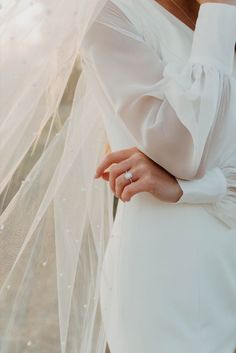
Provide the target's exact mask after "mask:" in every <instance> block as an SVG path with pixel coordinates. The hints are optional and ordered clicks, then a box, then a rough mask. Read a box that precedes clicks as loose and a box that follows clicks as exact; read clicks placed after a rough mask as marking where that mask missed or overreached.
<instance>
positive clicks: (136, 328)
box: [82, 0, 236, 353]
mask: <svg viewBox="0 0 236 353" xmlns="http://www.w3.org/2000/svg"><path fill="white" fill-rule="evenodd" d="M221 21H224V26H223V27H222V26H220V22H221ZM235 42H236V7H232V6H227V5H222V4H221V5H219V4H206V5H203V6H201V9H200V13H199V17H198V21H197V26H196V30H195V33H193V32H192V31H191V30H190V29H189V28H188V27H186V26H185V25H184V24H183V23H181V22H180V21H179V20H178V19H176V18H175V17H174V16H173V15H171V14H169V13H168V12H167V11H166V10H165V9H163V8H162V7H161V6H160V5H158V4H156V3H155V2H154V1H133V2H127V1H123V0H112V1H108V2H107V4H106V6H105V8H104V9H103V11H102V12H101V14H100V15H99V16H98V18H97V20H96V22H95V23H94V24H93V26H92V27H91V29H90V30H89V32H88V34H87V36H86V37H85V40H84V43H83V45H82V58H83V62H84V70H85V72H87V75H88V77H90V80H91V82H93V84H91V86H93V89H94V97H95V99H96V101H97V107H98V109H99V107H102V113H103V119H104V124H105V125H106V130H107V134H108V139H109V142H110V144H111V146H112V149H113V150H119V149H124V148H126V147H131V146H133V145H138V146H140V149H142V150H143V151H144V152H145V153H146V154H147V155H149V157H150V158H152V159H153V160H154V161H156V162H157V163H159V164H160V165H161V166H163V167H164V168H166V169H167V170H168V171H169V172H171V173H172V174H174V175H175V176H177V177H178V178H179V182H180V184H182V187H183V190H184V191H185V193H184V196H183V198H182V199H181V200H180V201H179V202H178V203H177V204H174V205H172V204H168V203H163V202H160V201H159V200H157V199H156V198H154V197H153V196H152V195H151V194H148V193H141V194H138V195H135V197H133V198H132V200H131V201H130V202H128V203H122V202H120V203H119V206H118V213H117V217H116V220H115V224H114V227H113V229H112V237H111V239H110V240H109V243H108V248H107V250H106V254H105V260H104V264H103V272H102V282H101V306H102V315H103V320H104V324H105V331H106V335H107V339H108V343H109V346H110V350H111V353H121V352H122V353H130V352H135V353H144V352H145V353H154V352H155V353H183V352H191V353H195V352H196V353H199V352H201V353H203V352H209V353H210V352H211V353H213V352H214V353H233V352H234V350H235V348H236V333H235V329H236V270H235V269H236V257H235V248H236V229H235V219H236V208H235V201H236V198H235V195H236V194H235V192H236V142H235V133H236V119H235V118H236V75H235V73H236V70H235V69H236V65H235V66H234V59H235V55H234V46H235ZM222 177H223V178H222ZM180 178H181V179H190V180H191V179H195V178H196V179H197V178H200V179H199V180H195V181H191V182H190V181H181V180H180ZM214 183H216V184H214ZM185 186H186V190H185ZM225 187H226V189H225ZM190 190H191V191H190ZM217 198H218V200H217ZM230 199H231V200H230ZM208 202H212V203H214V206H211V212H210V213H209V212H207V211H206V208H204V206H203V203H208ZM227 204H228V206H227ZM223 210H224V211H223ZM208 211H209V209H208ZM213 212H214V216H212V214H211V213H213ZM224 212H225V214H224V216H223V213H224ZM216 216H217V217H218V219H217V217H216ZM219 218H220V219H221V221H219ZM222 221H224V223H223V222H222ZM226 224H228V226H229V227H227V226H226Z"/></svg>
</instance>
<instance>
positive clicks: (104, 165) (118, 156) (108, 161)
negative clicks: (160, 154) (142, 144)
mask: <svg viewBox="0 0 236 353" xmlns="http://www.w3.org/2000/svg"><path fill="white" fill-rule="evenodd" d="M135 151H136V147H133V148H129V149H125V150H120V151H116V152H112V153H109V154H107V155H106V157H105V158H104V159H103V161H102V162H101V163H100V164H99V166H98V167H97V170H96V174H95V178H99V177H100V176H101V175H102V174H103V173H104V172H105V170H106V169H108V168H109V167H110V166H111V165H112V164H114V163H119V162H121V161H123V160H124V159H128V158H129V157H130V156H131V155H132V154H133V153H134V152H135Z"/></svg>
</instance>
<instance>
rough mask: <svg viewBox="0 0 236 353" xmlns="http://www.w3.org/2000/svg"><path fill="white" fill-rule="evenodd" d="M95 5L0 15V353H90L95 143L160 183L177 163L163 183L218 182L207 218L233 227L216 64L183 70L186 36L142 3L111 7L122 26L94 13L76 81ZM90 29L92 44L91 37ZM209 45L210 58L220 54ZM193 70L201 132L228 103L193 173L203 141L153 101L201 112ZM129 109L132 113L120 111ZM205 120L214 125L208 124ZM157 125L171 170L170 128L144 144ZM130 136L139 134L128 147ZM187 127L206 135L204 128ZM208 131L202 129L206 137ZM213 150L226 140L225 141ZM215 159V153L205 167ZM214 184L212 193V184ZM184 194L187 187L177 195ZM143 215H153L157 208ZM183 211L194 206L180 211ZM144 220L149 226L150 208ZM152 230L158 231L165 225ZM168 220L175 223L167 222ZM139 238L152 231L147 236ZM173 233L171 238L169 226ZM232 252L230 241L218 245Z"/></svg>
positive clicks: (85, 1) (106, 208)
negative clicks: (132, 150)
mask: <svg viewBox="0 0 236 353" xmlns="http://www.w3.org/2000/svg"><path fill="white" fill-rule="evenodd" d="M105 3H106V0H79V1H78V0H21V1H18V2H16V1H15V0H4V1H1V8H0V16H1V20H0V52H1V56H0V72H1V76H0V87H1V97H0V141H1V142H0V160H1V168H0V192H1V196H0V197H1V198H0V208H1V218H0V233H1V236H0V309H1V315H0V333H1V334H0V351H1V353H12V352H24V351H29V350H34V351H35V352H40V353H48V352H50V353H58V352H59V351H61V352H62V353H74V352H79V353H95V352H96V353H103V352H104V350H105V335H104V330H103V325H102V322H101V315H100V307H99V287H100V276H101V266H102V262H103V256H104V251H105V249H106V245H107V241H108V237H109V234H110V233H111V226H112V212H111V211H112V194H111V191H110V190H109V188H108V186H107V185H106V184H104V183H103V182H102V181H94V180H93V174H94V170H95V167H96V165H97V164H98V162H99V160H101V158H102V156H103V153H104V146H105V144H106V143H107V142H108V139H109V142H110V144H111V145H112V149H118V148H124V147H127V146H133V145H137V146H138V147H140V149H142V150H144V151H145V152H146V153H147V154H148V155H150V156H151V157H152V158H153V159H154V160H157V162H158V163H160V164H161V163H162V162H163V165H164V166H165V167H166V168H168V169H170V170H171V158H170V157H178V156H180V155H181V158H180V159H178V161H179V166H178V168H177V169H176V165H173V170H172V172H176V176H179V177H180V176H181V177H186V178H187V179H188V178H194V177H195V173H196V171H197V169H198V174H197V175H196V176H197V177H203V174H204V173H205V172H206V174H207V173H208V171H210V170H213V169H214V168H215V167H218V168H220V170H221V171H222V172H223V174H224V176H225V178H226V181H227V193H226V195H225V197H222V198H221V201H218V202H216V203H215V204H214V205H211V206H210V212H213V213H214V216H216V217H218V218H220V219H222V220H223V221H224V222H225V223H226V224H227V225H229V226H231V227H235V213H236V212H235V187H236V186H235V165H236V163H235V158H234V156H235V154H234V151H235V149H234V148H235V146H234V143H233V142H232V134H233V127H232V125H231V122H229V120H230V117H232V118H233V115H234V111H235V105H234V102H233V100H232V99H231V97H233V96H235V83H234V79H233V77H231V76H227V75H226V74H225V73H226V71H227V70H228V69H229V67H230V60H229V62H228V61H227V62H224V69H225V67H226V66H227V70H224V69H222V72H221V69H219V67H218V66H217V65H215V63H214V65H215V66H217V67H215V66H214V65H213V67H209V68H208V67H205V66H204V65H203V66H202V64H199V63H198V64H194V65H191V64H190V62H188V60H189V57H190V52H191V43H192V32H191V31H190V30H189V29H187V28H186V27H185V26H184V25H183V24H182V23H180V22H179V21H177V20H176V19H175V18H174V17H173V16H171V15H170V14H169V13H168V12H167V11H165V10H164V9H163V8H161V7H160V6H158V5H157V4H156V3H155V2H154V1H151V0H145V2H144V1H143V0H142V1H141V0H140V1H137V0H136V1H135V2H133V3H132V2H131V1H130V2H125V1H120V2H119V6H120V7H121V8H122V9H123V10H124V11H125V14H126V15H127V16H128V17H129V19H127V17H126V16H125V15H124V14H121V12H120V11H117V8H114V7H111V3H110V2H108V5H109V6H108V7H106V9H105V12H102V14H101V16H100V17H99V21H98V22H99V25H98V23H96V25H95V27H96V30H98V31H97V33H95V32H96V31H94V28H95V27H94V28H93V29H92V30H91V32H90V34H89V36H88V37H87V39H88V38H91V34H92V38H91V39H92V42H93V39H96V42H97V43H94V42H93V44H96V45H93V50H94V51H93V50H90V51H89V53H88V51H87V52H86V50H85V47H84V48H83V50H84V53H83V55H82V66H83V68H84V70H83V74H82V75H81V76H80V78H79V79H78V76H79V74H78V72H77V66H78V61H77V58H78V55H79V49H80V45H81V42H82V40H83V38H84V35H85V34H86V32H87V29H88V28H89V26H90V25H91V24H92V23H93V21H94V19H95V18H96V16H97V14H98V13H99V11H100V10H101V9H102V8H103V6H104V4H105ZM117 3H118V2H117ZM134 4H135V6H134ZM157 9H158V10H157ZM207 9H209V8H208V7H206V9H205V10H204V11H206V12H207V11H208V10H207ZM220 9H221V10H223V11H224V16H225V18H226V19H227V25H226V26H225V31H226V32H227V34H230V33H232V32H231V30H232V28H233V27H234V25H232V18H231V16H232V15H230V14H229V11H228V10H226V7H222V8H220ZM233 13H234V11H232V14H233ZM218 15H219V13H218ZM101 22H102V23H103V24H101ZM131 23H132V24H131ZM231 25H232V27H231ZM102 26H104V27H102ZM101 28H103V30H104V34H106V37H103V36H101ZM226 32H225V33H226ZM93 35H94V36H93ZM222 35H223V36H224V32H223V29H222ZM87 39H86V41H87ZM108 39H110V40H111V42H110V43H109V42H108V41H107V40H108ZM180 39H181V40H180ZM231 39H232V38H231V36H229V38H228V42H227V43H228V44H227V46H226V48H229V47H230V45H231V44H230V43H231ZM102 40H104V42H103V43H102V42H101V41H102ZM92 42H91V41H90V43H92ZM84 43H85V42H84ZM166 43H168V45H167V44H166ZM215 44H216V46H217V47H218V45H221V41H219V42H217V43H215ZM90 49H91V47H90ZM108 49H109V50H108ZM232 49H233V48H232ZM227 52H228V51H227ZM130 53H131V54H132V55H131V54H130ZM88 54H89V55H88ZM90 54H92V55H91V56H90ZM88 56H90V58H89V59H88ZM94 58H96V60H95V61H94V62H93V59H94ZM89 62H90V64H92V65H90V64H89ZM92 62H93V63H92ZM186 62H187V66H186V67H184V68H183V69H184V70H183V74H181V75H179V77H177V78H176V80H175V79H173V77H172V75H173V73H174V75H175V74H176V69H175V65H176V64H177V65H179V66H180V67H182V65H183V63H186ZM134 63H135V65H134ZM168 63H169V64H170V65H168ZM173 63H174V65H173V68H172V64H173ZM105 68H106V69H107V70H105ZM121 68H122V70H121ZM127 68H128V70H127ZM164 68H166V71H165V78H164V77H163V74H164ZM186 68H187V69H186ZM101 69H102V70H104V75H103V72H102V70H101ZM123 69H124V71H123ZM185 69H186V70H187V71H186V70H185ZM155 70H157V71H156V72H155ZM201 70H204V72H205V71H206V74H207V75H206V76H207V77H206V78H207V79H206V88H207V85H209V86H212V87H214V88H215V91H217V87H218V91H219V92H218V91H217V92H218V94H217V95H216V96H215V95H214V94H215V92H212V94H213V93H214V94H213V95H212V97H210V98H212V102H213V104H212V105H211V106H210V108H211V109H210V112H211V114H209V122H210V121H211V119H213V120H214V113H215V108H216V105H217V104H216V101H217V102H218V98H219V97H221V96H222V97H223V99H222V101H227V102H230V104H229V106H227V112H224V114H222V118H223V123H224V124H225V122H226V125H224V130H223V129H221V131H222V137H221V138H220V139H217V138H216V137H215V135H214V136H213V137H214V138H212V139H209V143H210V142H212V143H211V149H208V153H207V154H206V155H207V156H208V158H207V160H206V161H205V163H204V162H202V161H200V155H201V153H200V152H201V149H202V148H203V146H204V139H200V138H199V137H200V135H198V134H196V131H195V133H193V136H192V137H191V136H190V133H189V132H188V131H187V130H186V129H185V128H184V126H182V124H181V121H182V120H183V122H185V123H186V125H188V119H187V114H186V115H185V114H184V115H183V116H181V117H180V116H177V115H176V114H175V111H174V109H172V108H171V106H170V105H168V101H167V100H166V99H165V97H164V95H166V96H167V94H168V95H170V100H172V99H173V100H174V101H175V98H176V97H173V96H172V95H171V94H172V93H173V92H172V91H171V90H167V87H168V83H170V87H169V88H171V87H172V83H173V82H175V83H176V84H177V87H178V89H177V90H176V91H175V93H176V92H177V98H176V99H178V100H179V98H180V97H179V96H178V95H179V94H181V92H182V93H183V91H184V90H185V89H186V87H187V91H186V95H185V94H183V100H182V103H184V102H186V100H185V99H186V97H188V96H190V98H191V99H192V98H194V99H196V101H197V102H198V101H201V108H202V112H204V109H206V106H205V103H207V102H208V98H209V97H208V96H206V97H205V96H204V94H205V92H204V94H203V95H202V98H201V99H199V97H198V95H199V91H198V85H199V84H202V83H203V81H204V84H205V80H203V77H201V79H200V76H201V74H202V73H203V72H202V71H201ZM95 72H96V75H95ZM72 73H73V75H72V76H71V77H70V75H71V74H72ZM75 73H76V74H75ZM153 73H154V76H153ZM186 73H187V74H188V75H186V77H185V74H186ZM97 75H98V76H99V80H97V79H96V76H97ZM194 75H196V82H195V81H194V82H195V84H194V85H193V86H192V79H191V76H193V77H194ZM203 76H204V75H203ZM183 78H184V80H183ZM73 80H74V81H73ZM137 80H139V81H137ZM182 80H183V81H182ZM137 82H138V85H137ZM150 82H151V86H150ZM101 83H102V85H101ZM182 84H184V85H186V86H182ZM71 86H72V88H73V89H71ZM101 86H102V87H101ZM229 86H230V89H229ZM227 87H228V88H227ZM189 88H191V90H189ZM182 89H183V91H182ZM206 91H207V89H206ZM130 92H131V93H132V94H131V96H130ZM184 92H185V91H184ZM104 93H105V94H104ZM110 93H111V94H112V97H110ZM195 94H196V96H195ZM142 95H143V97H144V99H140V102H137V104H133V105H132V104H130V103H134V102H135V99H136V98H137V97H139V96H140V97H142ZM204 97H205V98H206V99H205V98H204ZM111 98H112V99H111ZM117 98H119V99H118V100H117ZM163 99H164V100H163ZM190 101H191V100H190ZM125 102H126V103H128V104H127V105H125V104H124V103H125ZM194 102H195V101H194ZM175 103H176V102H175ZM182 103H181V104H182ZM214 103H215V104H214ZM221 103H222V102H221ZM184 106H185V104H183V106H182V107H183V108H184ZM194 106H195V103H194ZM189 107H190V108H191V104H190V106H189ZM220 107H221V108H222V105H220ZM117 111H118V113H119V114H117ZM140 112H141V113H142V114H140ZM123 113H124V114H123ZM166 113H168V114H166ZM169 113H170V114H169ZM185 113H186V112H185ZM126 116H127V118H128V117H133V118H135V119H136V120H135V124H133V123H132V119H130V121H129V122H130V125H129V124H128V120H129V119H125V118H126ZM136 116H137V118H139V119H137V118H136ZM219 116H220V114H216V116H215V118H217V119H218V118H219ZM156 117H158V119H159V118H160V120H158V119H157V120H156ZM167 117H168V119H167ZM200 117H202V115H201V116H200ZM142 118H143V120H142ZM164 118H165V119H164ZM195 118H196V116H195V115H194V114H190V116H189V122H190V124H189V129H190V128H192V126H195V127H196V126H197V124H196V120H195ZM179 119H182V120H179ZM164 120H165V121H164ZM159 122H160V123H161V124H162V123H163V124H164V122H165V124H167V125H165V124H164V125H163V127H165V128H167V127H168V126H172V123H173V122H174V125H173V126H174V127H175V128H177V129H178V130H179V131H180V132H181V143H183V144H186V145H185V146H186V148H185V149H184V150H182V149H181V146H180V144H178V143H177V144H176V146H177V147H178V146H179V148H177V149H176V156H175V155H173V156H172V152H173V150H174V152H175V147H176V146H172V147H171V144H170V142H171V141H170V138H172V137H175V138H176V133H175V128H174V129H173V131H172V129H171V130H169V131H168V130H167V129H166V132H167V131H168V134H166V135H165V137H166V144H167V145H168V146H167V147H168V149H167V150H166V146H165V143H164V142H165V141H164V139H163V137H164V136H162V134H160V133H159V134H158V129H157V130H156V123H158V124H159ZM201 122H202V120H201ZM140 124H143V125H142V126H143V129H142V134H140V131H141V130H140V128H139V127H140ZM158 124H157V125H158ZM200 125H201V124H200ZM200 125H199V126H200ZM134 127H135V129H134ZM201 127H202V129H203V132H204V134H205V135H206V134H207V129H209V124H208V126H204V124H202V125H201ZM155 130H156V131H155ZM216 131H218V130H217V129H214V133H215V132H216ZM144 132H145V133H144ZM156 133H157V135H156ZM182 133H183V135H182ZM106 134H107V135H108V139H107V136H106ZM204 134H203V135H202V136H201V137H204ZM216 136H217V133H216ZM224 136H227V139H226V140H224ZM160 137H161V138H160ZM159 138H160V141H159ZM192 138H193V140H192ZM157 141H158V145H157V144H156V142H157ZM193 141H194V142H195V145H194V143H193ZM213 141H214V143H213ZM176 142H179V140H178V141H176ZM162 143H164V144H163V145H162ZM169 144H170V145H169ZM222 145H224V146H222ZM157 151H158V156H157ZM166 151H169V152H168V155H166V153H164V152H166ZM216 151H219V155H217V156H216V155H215V152H216ZM182 152H183V155H182ZM186 152H187V153H186ZM204 156H205V151H204ZM166 157H167V158H166ZM199 163H200V164H199ZM198 164H199V166H200V168H198V167H199V166H198ZM203 179H204V177H203V178H202V179H201V180H203ZM214 181H215V182H216V185H218V182H217V181H216V180H215V178H214ZM191 183H192V181H189V185H190V184H191ZM192 185H195V184H192ZM199 185H200V189H199V194H200V193H202V194H205V195H207V196H206V197H207V199H208V201H209V197H208V190H205V183H204V182H203V183H200V184H199ZM193 189H194V186H193ZM204 190H205V192H204ZM146 196H147V195H142V196H141V195H140V197H146ZM214 197H215V196H214ZM214 197H213V200H214V201H215V198H214ZM149 201H150V200H149V199H148V200H147V203H146V201H145V199H144V203H143V206H144V207H145V205H147V206H148V205H149V206H150V207H151V208H152V203H150V202H149ZM155 202H156V203H157V204H158V205H159V203H158V200H155ZM192 202H195V200H194V198H193V200H192ZM157 204H156V205H157ZM131 205H132V204H131ZM168 206H169V205H165V207H164V206H163V211H164V212H166V211H167V210H169V209H168ZM166 207H167V208H166ZM176 207H181V209H184V210H185V209H187V210H189V211H190V212H191V210H194V211H193V212H195V210H196V208H195V207H197V210H199V212H200V213H199V214H198V213H197V214H196V215H199V216H197V217H200V216H201V215H203V214H204V215H205V216H204V217H207V220H206V218H204V217H203V221H204V222H207V223H206V224H209V226H207V229H208V231H209V232H210V233H212V237H213V236H214V234H215V227H217V232H218V231H219V232H220V239H221V235H222V236H224V238H225V236H229V237H230V236H231V233H228V231H227V228H225V227H224V226H223V224H221V223H220V222H218V221H217V220H216V218H215V217H212V216H209V215H208V214H206V213H205V210H203V207H202V206H190V205H187V206H185V205H176ZM185 207H186V208H185ZM148 209H149V208H148V207H147V210H148ZM177 209H178V208H176V210H177ZM152 210H153V211H154V213H155V212H159V208H157V209H156V208H155V207H154V208H152ZM173 210H174V209H173ZM134 211H135V212H136V209H134ZM197 212H198V211H197ZM167 213H168V212H167ZM167 213H166V215H165V217H166V216H167ZM194 214H195V213H194ZM160 215H161V213H160ZM206 215H207V216H206ZM150 217H151V218H148V217H146V216H145V217H144V218H143V217H140V221H142V220H144V221H145V222H143V223H142V224H143V226H144V225H145V224H146V222H149V221H151V222H153V219H154V218H153V217H154V215H153V213H152V212H150ZM165 217H164V216H163V222H166V218H165ZM175 217H177V218H178V213H176V214H175ZM191 217H194V216H193V215H192V216H191ZM191 217H190V216H189V224H190V223H191V219H192V218H191ZM209 217H210V218H209ZM177 218H176V220H177ZM200 218H201V217H200ZM131 221H132V219H131ZM208 222H209V223H208ZM212 222H213V223H212ZM135 223H136V222H133V224H135ZM117 224H118V225H120V223H119V222H118V223H117ZM163 224H164V223H163ZM127 225H128V226H129V225H130V223H127ZM137 225H138V223H137ZM152 225H153V227H154V228H155V227H156V223H155V222H153V223H152ZM179 226H181V227H182V222H179ZM211 227H213V228H211ZM219 227H221V228H219ZM127 229H128V228H127ZM140 229H141V227H140ZM221 230H222V233H221ZM176 231H177V232H178V229H177V228H176V229H175V232H176ZM233 231H234V230H232V232H233ZM180 232H182V229H181V231H180ZM180 232H179V233H180ZM186 232H187V233H188V232H189V228H186ZM187 233H186V234H187ZM225 233H226V234H225ZM124 234H125V233H124ZM131 234H132V233H131ZM140 234H141V233H140ZM229 234H230V235H229ZM234 239H235V237H232V242H233V241H234ZM181 244H182V243H181V242H180V245H181ZM217 244H218V243H217ZM182 245H183V244H182ZM233 245H234V244H230V249H233V248H234V246H233ZM144 249H145V248H144ZM216 249H218V245H216ZM218 250H219V249H218ZM227 250H228V248H227V247H226V251H227ZM164 254H165V253H164V252H163V255H164ZM231 260H232V257H231V256H229V258H228V259H227V261H229V265H230V266H229V268H230V267H231V266H233V262H230V261H231ZM213 264H214V262H213ZM223 278H227V276H225V277H222V278H221V279H222V280H223ZM221 283H223V282H221ZM232 283H233V285H234V282H232ZM216 304H218V303H217V302H216ZM230 309H231V308H230ZM225 327H226V325H225ZM140 337H141V335H140ZM229 344H231V341H230V343H229ZM136 352H137V351H136ZM112 353H113V352H112ZM114 353H115V352H114ZM119 353H120V352H119ZM123 353H124V352H123ZM129 353H130V352H129ZM142 353H143V352H142ZM162 353H163V352H162ZM181 353H182V352H181ZM214 353H215V352H214ZM217 353H218V352H217ZM224 353H225V352H224Z"/></svg>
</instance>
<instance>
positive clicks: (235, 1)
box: [197, 0, 236, 5]
mask: <svg viewBox="0 0 236 353" xmlns="http://www.w3.org/2000/svg"><path fill="white" fill-rule="evenodd" d="M197 2H198V3H199V4H201V5H202V4H206V3H209V2H210V3H216V4H226V5H236V0H197Z"/></svg>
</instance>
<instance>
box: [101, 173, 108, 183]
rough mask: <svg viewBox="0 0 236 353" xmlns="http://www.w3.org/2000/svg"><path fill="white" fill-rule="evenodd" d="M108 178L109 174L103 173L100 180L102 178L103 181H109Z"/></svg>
mask: <svg viewBox="0 0 236 353" xmlns="http://www.w3.org/2000/svg"><path fill="white" fill-rule="evenodd" d="M109 177H110V173H103V174H102V178H103V179H104V180H105V181H109Z"/></svg>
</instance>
